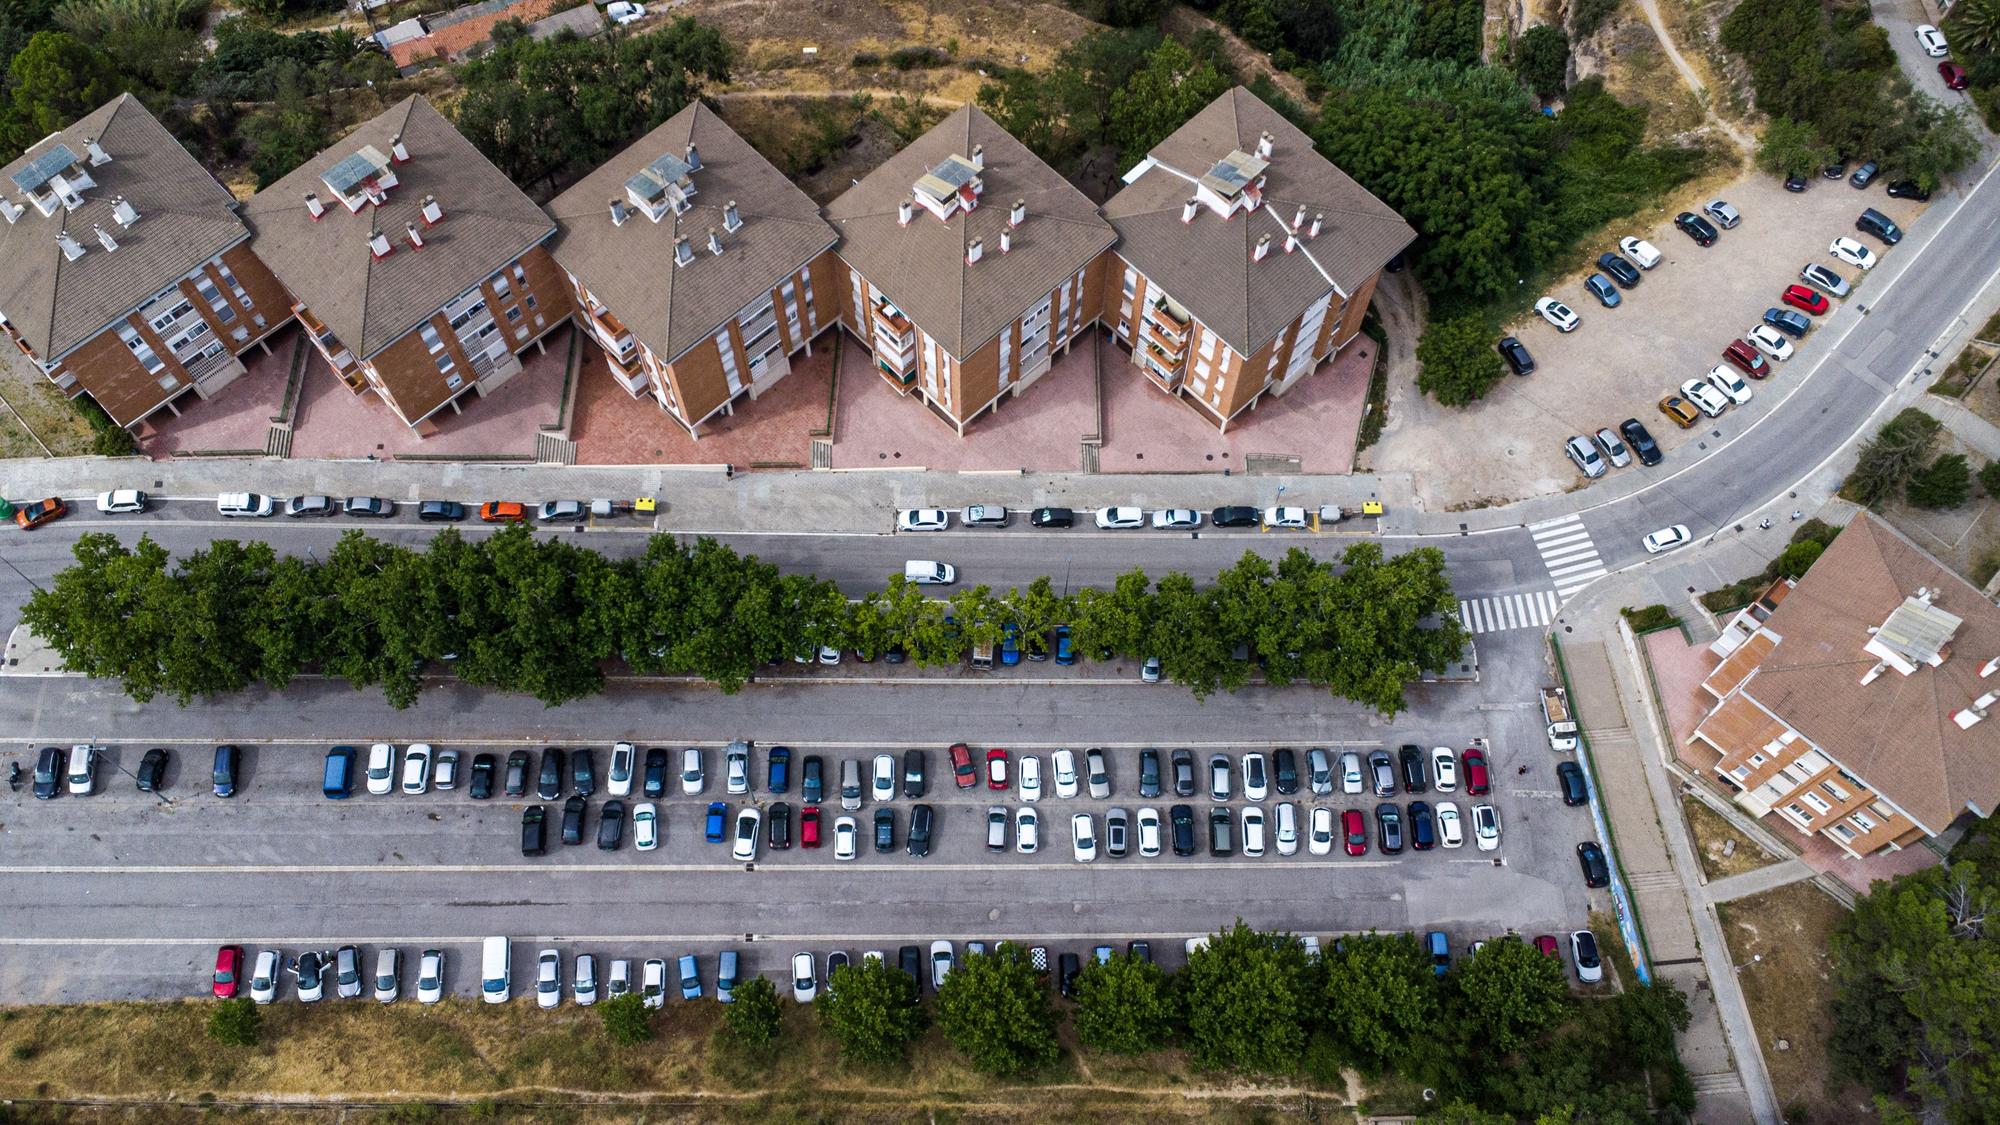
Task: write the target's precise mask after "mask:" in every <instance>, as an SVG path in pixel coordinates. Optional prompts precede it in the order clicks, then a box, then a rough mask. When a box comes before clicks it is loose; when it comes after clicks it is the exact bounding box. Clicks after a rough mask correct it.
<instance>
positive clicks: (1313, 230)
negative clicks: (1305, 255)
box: [1306, 211, 1326, 238]
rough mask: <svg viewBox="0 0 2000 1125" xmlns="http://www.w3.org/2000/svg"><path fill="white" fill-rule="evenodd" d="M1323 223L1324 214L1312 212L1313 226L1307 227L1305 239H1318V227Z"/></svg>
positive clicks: (1324, 219) (1322, 212)
mask: <svg viewBox="0 0 2000 1125" xmlns="http://www.w3.org/2000/svg"><path fill="white" fill-rule="evenodd" d="M1325 221H1326V212H1324V211H1315V212H1313V225H1312V226H1310V227H1308V228H1306V237H1307V238H1318V237H1319V225H1320V224H1321V223H1323V222H1325Z"/></svg>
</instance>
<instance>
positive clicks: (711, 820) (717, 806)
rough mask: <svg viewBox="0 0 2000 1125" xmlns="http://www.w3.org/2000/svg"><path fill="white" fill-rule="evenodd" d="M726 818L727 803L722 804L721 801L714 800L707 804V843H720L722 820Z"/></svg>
mask: <svg viewBox="0 0 2000 1125" xmlns="http://www.w3.org/2000/svg"><path fill="white" fill-rule="evenodd" d="M728 819H729V806H728V805H725V804H723V803H722V802H721V801H715V802H712V803H711V804H710V805H709V806H708V831H707V833H706V835H707V839H708V842H709V843H711V844H720V843H721V842H722V828H723V822H724V821H726V820H728Z"/></svg>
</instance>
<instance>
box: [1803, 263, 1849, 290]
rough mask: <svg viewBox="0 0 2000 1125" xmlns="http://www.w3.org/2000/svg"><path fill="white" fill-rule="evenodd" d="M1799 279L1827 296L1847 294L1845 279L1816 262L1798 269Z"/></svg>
mask: <svg viewBox="0 0 2000 1125" xmlns="http://www.w3.org/2000/svg"><path fill="white" fill-rule="evenodd" d="M1799 280H1800V281H1803V282H1805V283H1806V284H1807V285H1810V286H1812V287H1813V288H1814V289H1817V290H1819V291H1820V292H1822V293H1824V294H1826V295H1827V296H1829V297H1845V296H1847V279H1846V278H1844V277H1842V276H1840V275H1839V274H1837V273H1835V272H1833V270H1831V269H1829V268H1828V267H1826V266H1822V265H1820V264H1819V263H1818V262H1813V263H1810V264H1808V265H1807V266H1806V268H1804V269H1802V270H1800V271H1799Z"/></svg>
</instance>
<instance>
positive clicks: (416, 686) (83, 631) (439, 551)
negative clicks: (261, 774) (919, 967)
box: [22, 525, 1464, 714]
mask: <svg viewBox="0 0 2000 1125" xmlns="http://www.w3.org/2000/svg"><path fill="white" fill-rule="evenodd" d="M73 553H74V556H75V559H76V562H75V563H74V564H73V565H71V566H69V567H67V568H65V569H64V570H63V571H61V572H60V573H59V574H57V575H56V577H55V579H54V581H53V582H52V583H51V584H50V586H49V587H48V588H47V589H45V590H38V591H37V592H36V593H35V594H34V595H33V596H32V597H31V598H29V600H28V604H27V606H26V608H25V609H24V610H23V612H22V620H23V621H24V622H25V623H26V624H27V625H28V626H29V627H30V628H32V629H33V630H34V631H35V633H36V634H37V635H38V636H40V637H41V638H42V639H43V640H44V641H45V642H47V643H48V644H49V645H51V646H52V647H53V648H54V649H55V651H56V652H58V653H60V654H61V655H62V658H63V661H64V663H65V664H66V665H67V666H68V667H69V668H70V669H71V670H72V671H76V672H81V673H84V674H86V675H90V676H95V677H98V678H101V679H112V680H118V681H120V682H121V683H122V684H123V685H124V688H125V690H126V692H127V693H129V694H130V695H131V696H132V697H133V698H135V699H139V700H142V701H143V700H148V699H152V698H154V697H155V696H158V695H167V696H171V697H173V698H175V699H178V700H179V701H181V702H182V703H186V702H188V701H189V700H191V699H193V698H195V697H197V696H213V695H217V694H223V693H227V692H233V691H240V690H242V689H244V688H246V687H249V686H250V685H251V684H254V683H263V684H265V685H267V686H269V687H272V688H283V687H284V686H285V685H286V684H287V683H289V682H290V681H291V680H292V678H293V677H295V676H297V675H298V674H299V673H301V672H303V671H305V670H307V669H309V668H313V669H318V670H319V671H321V672H323V673H325V674H327V675H331V676H338V677H341V678H343V679H345V680H347V681H348V682H349V683H351V684H353V685H354V686H355V687H356V688H363V687H374V686H380V687H381V689H382V691H383V694H384V696H385V697H386V698H387V699H388V700H389V702H391V703H392V704H394V705H395V706H397V707H406V706H408V705H409V704H411V703H412V702H414V701H415V700H416V698H417V694H418V692H419V690H420V688H421V676H422V674H423V673H424V671H425V670H426V668H427V667H431V666H433V664H434V663H443V664H447V665H449V666H450V668H451V669H452V670H453V672H454V673H455V674H456V675H457V676H458V678H459V679H461V680H463V681H465V682H467V683H470V684H476V685H478V686H481V687H486V688H493V689H497V690H501V691H515V692H521V693H524V694H528V695H532V696H534V697H536V698H537V699H540V700H542V701H543V702H544V703H548V704H550V705H555V704H559V703H565V702H568V701H570V700H573V699H577V698H580V697H583V696H586V695H590V694H593V693H595V692H597V691H599V690H601V688H602V687H603V683H604V672H603V668H604V665H605V664H606V663H607V662H609V661H611V660H614V659H615V660H622V661H623V662H624V663H625V664H626V665H628V666H629V667H630V668H631V669H632V670H633V671H635V672H639V673H649V674H669V675H685V676H699V677H702V678H705V679H708V680H710V681H713V682H714V683H716V684H718V685H719V686H721V687H722V689H723V690H724V691H732V692H733V691H736V690H737V689H739V688H740V687H742V686H743V684H744V683H745V682H746V681H748V680H749V679H750V678H751V677H752V676H753V675H755V674H756V672H757V671H758V670H759V669H760V668H762V667H764V666H765V665H767V664H771V663H775V662H779V661H784V660H788V659H790V658H791V657H792V656H794V655H798V654H804V653H810V652H811V651H812V650H813V649H815V648H816V647H818V646H822V645H825V646H831V647H835V648H842V649H852V650H856V651H860V652H864V653H868V654H871V655H880V654H883V653H886V652H888V651H889V650H890V648H891V647H892V646H900V647H901V648H902V649H904V650H905V651H906V652H907V653H908V654H909V658H910V659H911V660H913V661H915V662H917V663H919V664H925V665H950V664H956V663H958V662H960V661H962V660H963V659H964V658H965V656H966V654H967V652H968V651H969V650H970V648H971V647H972V646H973V645H975V644H995V643H997V642H999V641H1000V639H1001V637H1002V634H1003V631H1004V630H1005V629H1006V627H1007V626H1008V625H1010V624H1011V625H1014V626H1015V627H1017V629H1018V631H1019V637H1020V643H1021V644H1022V645H1023V646H1024V647H1026V648H1027V649H1028V650H1029V651H1030V652H1043V651H1046V649H1047V646H1048V644H1049V636H1050V632H1051V631H1052V630H1053V629H1054V628H1055V627H1056V626H1057V625H1064V624H1066V625H1068V626H1069V627H1070V628H1071V630H1072V636H1073V641H1074V647H1075V649H1076V651H1077V653H1078V654H1079V655H1080V656H1081V657H1082V658H1084V659H1112V658H1123V659H1127V660H1132V659H1143V658H1145V657H1157V658H1159V660H1160V662H1161V666H1162V672H1163V674H1164V675H1165V676H1166V677H1167V678H1169V679H1172V680H1173V681H1175V682H1177V683H1181V684H1184V685H1186V686H1187V687H1189V688H1190V689H1192V690H1193V691H1195V692H1196V693H1197V694H1200V695H1206V694H1207V693H1209V692H1212V691H1216V690H1234V689H1236V688H1239V687H1241V686H1243V684H1244V683H1246V682H1247V681H1248V679H1249V677H1250V675H1251V672H1252V669H1253V667H1256V666H1257V665H1261V670H1262V674H1263V676H1264V677H1265V679H1267V680H1268V681H1270V682H1272V683H1274V684H1280V685H1282V684H1287V683H1291V682H1294V681H1303V682H1306V683H1310V684H1313V685H1315V686H1319V687H1323V688H1326V689H1327V690H1329V691H1331V692H1333V693H1334V694H1336V695H1340V696H1343V697H1345V698H1348V699H1354V700H1359V701H1361V702H1365V703H1368V704H1370V705H1371V706H1374V707H1376V708H1377V709H1379V710H1381V711H1382V712H1383V713H1384V714H1394V713H1396V712H1397V711H1399V710H1401V709H1402V707H1403V688H1404V685H1405V684H1407V683H1409V682H1411V681H1413V680H1416V679H1418V678H1419V676H1420V675H1421V673H1422V672H1424V671H1427V670H1430V671H1435V670H1439V669H1442V668H1443V667H1445V665H1446V664H1447V663H1449V662H1450V661H1451V660H1453V659H1455V658H1456V657H1457V656H1458V654H1459V650H1460V648H1461V647H1462V645H1463V642H1464V634H1463V631H1462V630H1461V628H1460V627H1459V625H1458V623H1457V622H1456V620H1455V619H1453V618H1451V617H1449V616H1443V615H1444V614H1446V613H1447V612H1448V611H1449V610H1451V609H1452V608H1453V607H1455V606H1456V605H1457V602H1456V600H1455V599H1454V598H1453V596H1452V592H1451V583H1450V580H1449V579H1448V577H1447V576H1446V574H1445V567H1444V556H1443V554H1442V553H1441V552H1439V551H1437V550H1436V549H1433V548H1425V549H1420V550H1416V551H1411V552H1408V553H1406V554H1402V555H1397V556H1395V557H1393V558H1390V557H1385V556H1384V555H1383V553H1382V550H1381V548H1380V547H1379V546H1377V545H1375V544H1373V543H1355V544H1353V545H1351V546H1349V547H1348V548H1347V550H1346V551H1345V552H1344V553H1343V554H1342V556H1341V558H1340V560H1339V563H1338V564H1337V565H1336V564H1334V563H1329V562H1324V561H1320V560H1317V559H1314V558H1313V557H1312V556H1310V555H1308V554H1306V553H1305V552H1304V551H1302V550H1299V549H1296V548H1294V549H1293V550H1292V551H1290V552H1288V553H1287V554H1286V555H1285V557H1284V558H1282V559H1280V560H1278V562H1277V563H1276V564H1275V565H1274V564H1273V563H1272V562H1271V561H1270V560H1268V559H1265V558H1264V557H1262V556H1260V555H1257V554H1254V553H1251V552H1246V553H1245V554H1244V556H1243V558H1242V559H1241V560H1239V561H1238V562H1237V563H1236V564H1235V565H1234V566H1232V567H1230V568H1229V569H1228V570H1225V571H1223V572H1222V573H1221V574H1220V575H1218V576H1217V577H1216V580H1215V582H1214V584H1213V585H1211V586H1208V587H1206V588H1199V587H1197V586H1196V585H1195V583H1194V580H1193V579H1192V578H1191V577H1189V576H1188V575H1186V574H1182V573H1178V572H1175V573H1170V574H1166V575H1163V576H1161V577H1160V578H1158V579H1157V580H1155V579H1152V578H1149V577H1148V576H1147V575H1146V574H1145V573H1144V572H1143V571H1139V570H1133V571H1129V572H1127V573H1125V574H1122V575H1119V576H1118V578H1117V580H1116V581H1115V582H1114V583H1113V584H1112V586H1111V587H1110V588H1109V589H1102V590H1100V589H1096V588H1086V589H1083V590H1079V591H1076V592H1074V593H1071V594H1067V595H1066V596H1065V595H1059V594H1057V593H1056V592H1055V591H1054V590H1053V589H1052V588H1051V584H1050V582H1049V580H1048V579H1047V578H1040V579H1037V580H1036V581H1034V582H1032V583H1029V584H1028V585H1027V586H1025V587H1021V588H1016V589H1010V590H1007V591H1006V592H1005V593H999V592H996V591H994V590H992V589H990V588H989V587H986V586H969V587H965V588H962V589H959V590H958V591H957V592H956V593H953V594H952V595H951V596H950V598H949V599H947V600H933V599H932V598H931V597H930V596H929V595H928V594H927V593H926V588H925V587H921V586H917V585H913V584H910V583H907V582H905V581H904V580H903V578H902V576H901V575H896V576H893V577H891V578H890V579H889V582H888V584H887V586H886V587H885V588H884V589H881V590H876V591H871V592H869V593H868V594H867V595H866V596H865V597H862V598H860V599H858V600H852V601H851V600H849V599H848V598H847V597H846V596H845V595H844V594H843V593H842V592H841V591H840V590H839V588H838V587H836V586H835V585H834V584H833V583H832V582H829V581H823V580H819V579H815V578H812V577H810V576H807V575H799V574H781V573H779V571H778V568H777V567H775V566H773V565H772V564H770V563H767V562H764V561H762V560H760V559H758V558H757V557H756V556H754V555H739V554H737V553H736V552H735V551H732V550H730V549H729V548H728V547H726V546H724V545H723V544H721V543H719V542H717V541H715V540H713V539H707V538H703V539H698V540H696V541H695V542H693V543H684V542H682V541H680V540H678V539H676V538H674V537H673V536H670V535H656V536H654V537H652V539H651V540H649V541H648V543H647V544H646V548H645V551H644V552H643V553H642V554H640V555H639V556H638V557H636V558H621V559H613V558H608V557H606V556H604V555H601V554H599V553H597V552H596V551H593V550H590V549H588V548H585V547H579V546H577V545H576V544H575V543H574V542H572V541H571V540H569V539H566V538H537V537H536V536H535V535H533V534H532V533H531V532H530V531H529V530H528V529H527V528H526V527H524V526H519V525H516V526H513V527H509V528H507V529H505V530H503V531H501V532H499V533H498V534H495V535H493V536H490V537H486V538H481V539H477V540H468V539H466V538H464V537H463V536H461V535H459V534H458V533H457V532H456V531H453V530H446V531H444V532H442V533H440V534H439V535H437V536H436V537H434V538H433V539H432V540H431V541H430V543H429V544H428V545H427V546H425V547H422V548H415V547H406V546H401V545H398V544H393V543H386V542H383V541H381V540H378V539H374V538H371V537H369V536H368V535H366V534H363V533H361V532H359V531H350V532H348V533H347V534H346V535H345V536H343V537H342V538H341V540H340V541H339V543H337V544H336V545H335V546H334V547H333V549H332V550H331V551H329V552H327V554H326V556H325V557H324V558H319V557H317V556H314V557H311V558H298V557H294V556H281V555H279V554H278V553H277V552H276V551H274V550H273V549H272V547H271V546H270V544H268V543H264V542H261V541H252V542H240V541H237V540H233V539H219V540H216V541H214V542H213V543H211V544H209V546H208V547H207V548H206V549H203V550H198V551H194V552H192V553H190V554H188V555H186V556H184V557H182V558H180V559H178V560H176V559H174V558H173V557H172V556H171V555H170V554H169V552H168V551H167V550H166V548H164V547H162V546H160V545H159V544H158V543H156V542H154V541H153V540H152V539H151V538H150V537H141V539H140V540H139V541H138V543H136V544H134V545H132V546H129V547H128V546H126V545H125V544H122V543H120V542H119V541H118V539H117V537H116V536H114V535H110V534H107V533H101V532H100V533H92V534H88V535H85V536H83V537H82V538H80V539H79V540H78V541H77V543H76V545H75V548H74V550H73ZM1251 654H1254V655H1255V657H1256V660H1255V661H1254V662H1253V661H1252V660H1250V659H1247V658H1246V657H1247V656H1249V655H1251Z"/></svg>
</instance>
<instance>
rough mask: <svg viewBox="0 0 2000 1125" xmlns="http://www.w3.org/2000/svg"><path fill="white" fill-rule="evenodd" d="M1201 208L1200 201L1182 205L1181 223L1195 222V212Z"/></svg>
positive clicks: (1194, 200) (1191, 200)
mask: <svg viewBox="0 0 2000 1125" xmlns="http://www.w3.org/2000/svg"><path fill="white" fill-rule="evenodd" d="M1199 206H1201V201H1200V200H1198V199H1190V200H1188V201H1187V202H1186V203H1183V204H1181V222H1183V223H1191V222H1194V211H1195V208H1197V207H1199Z"/></svg>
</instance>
